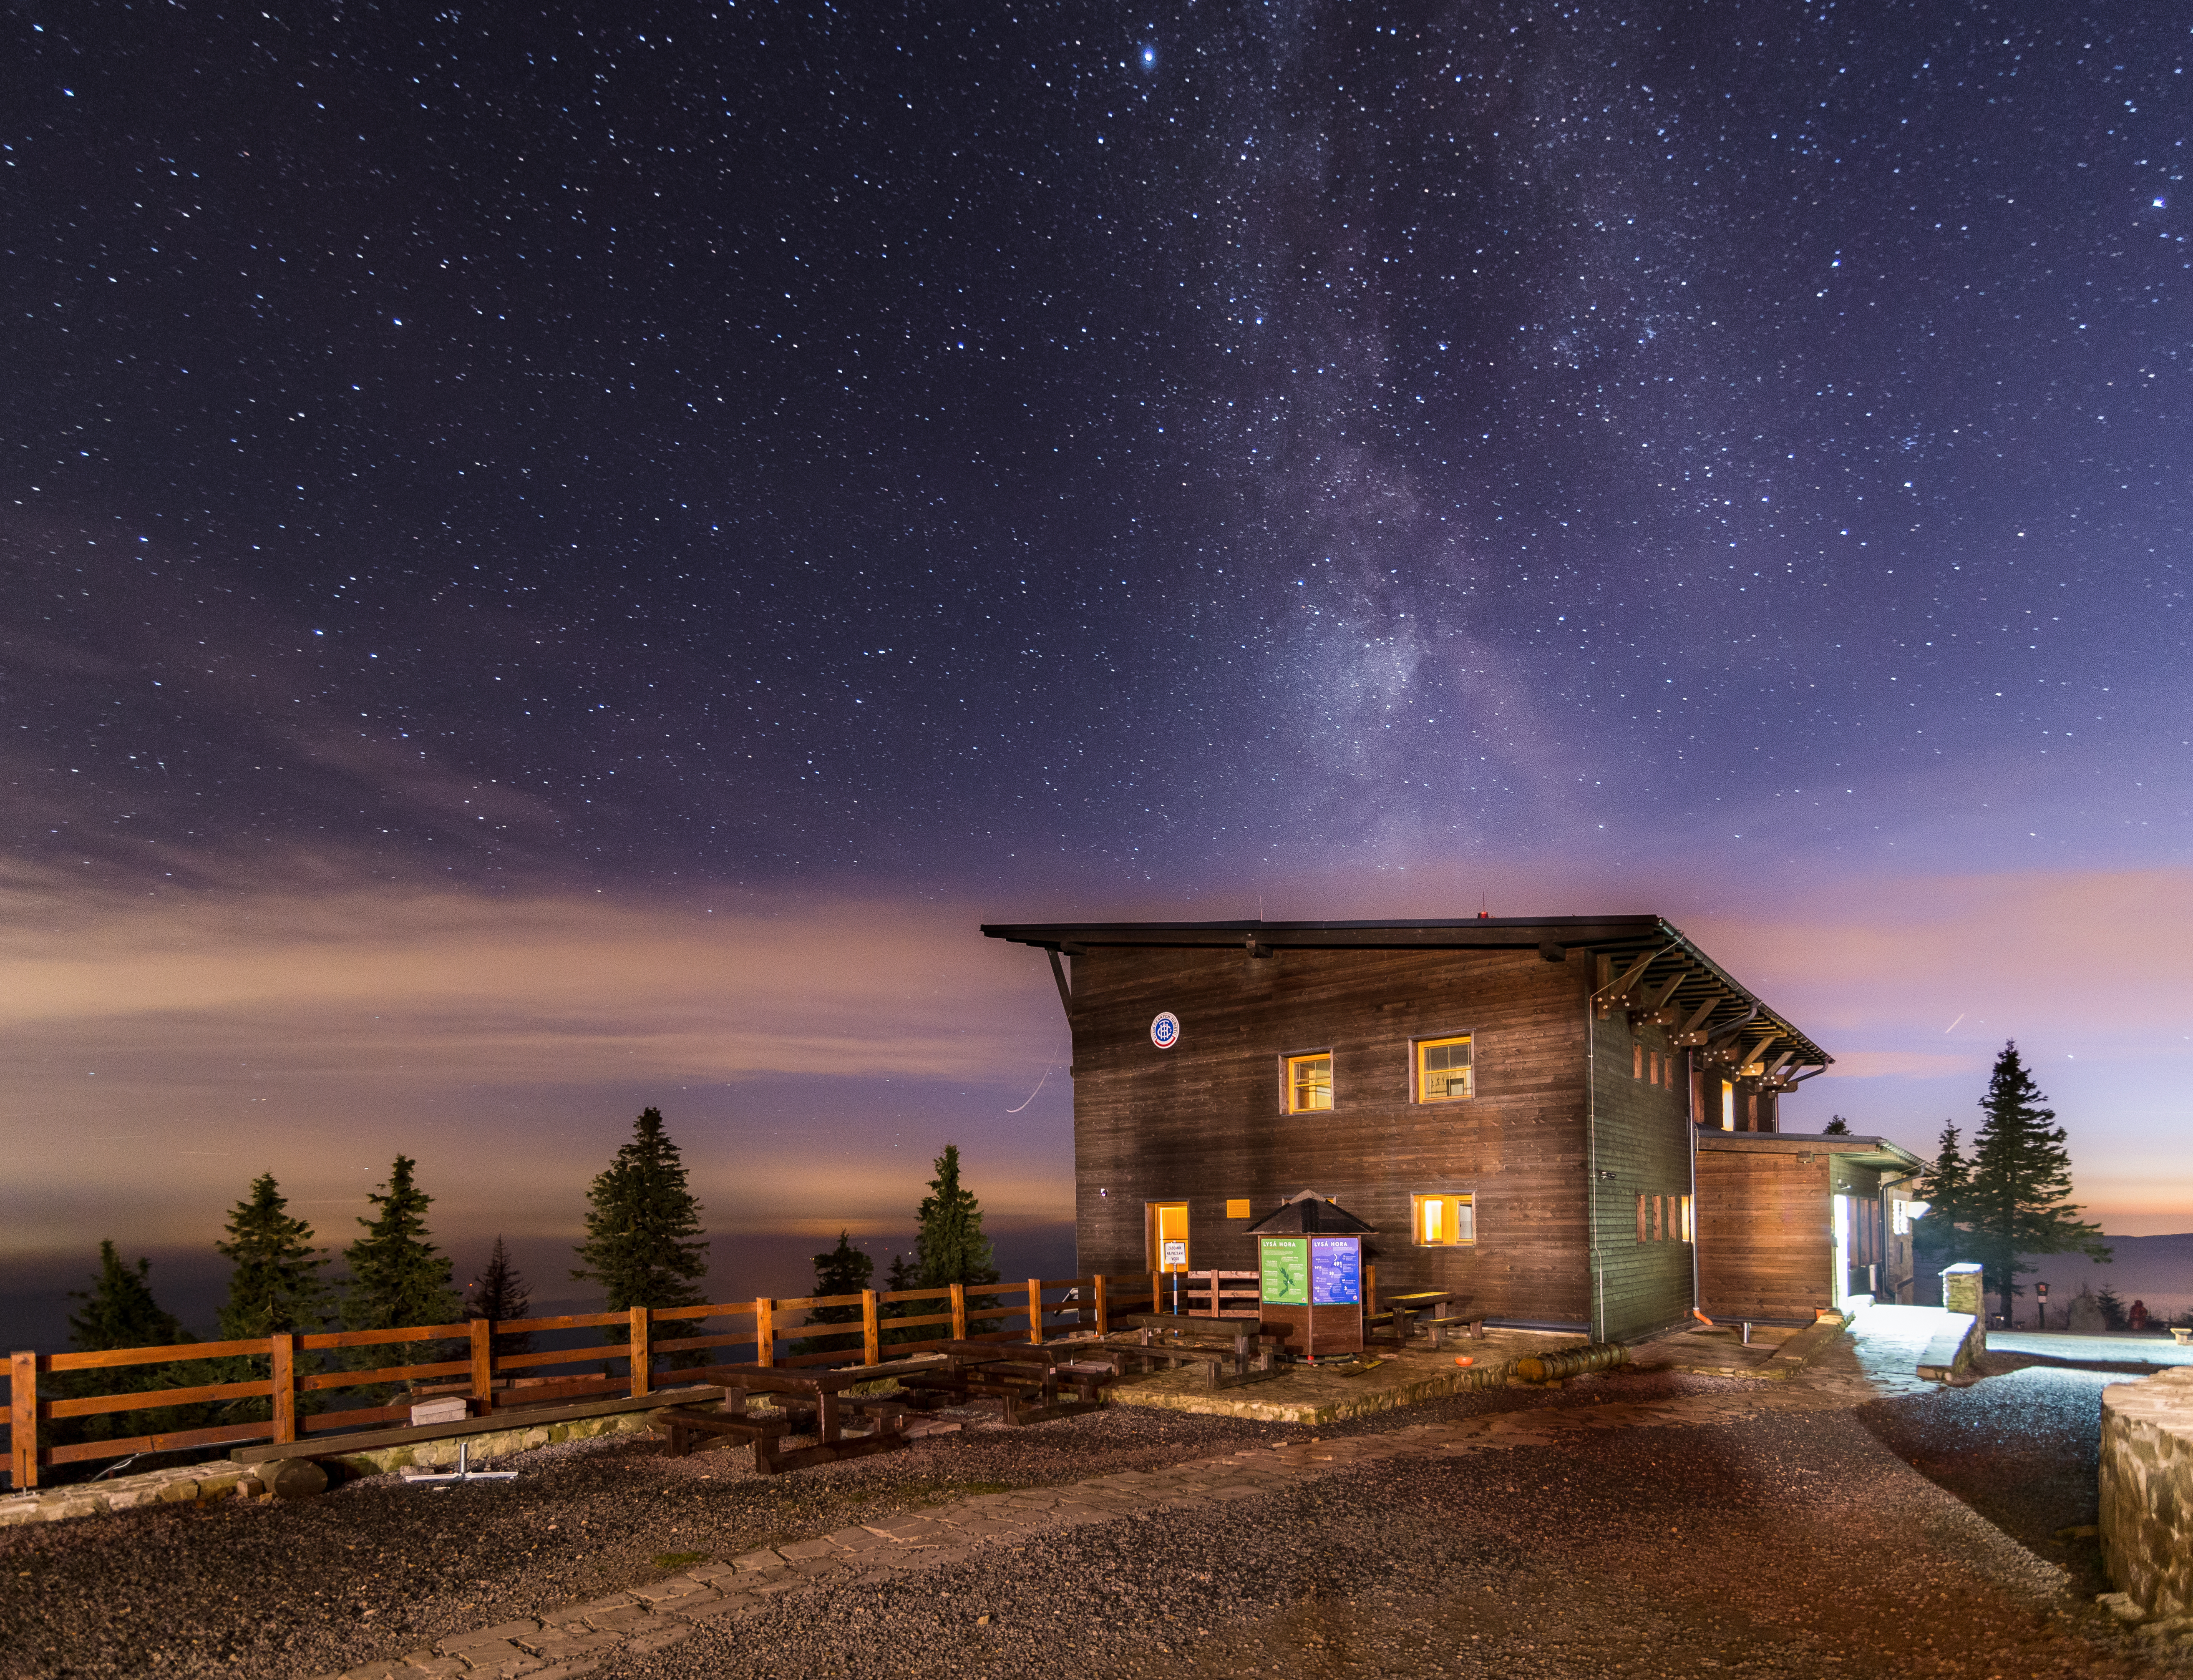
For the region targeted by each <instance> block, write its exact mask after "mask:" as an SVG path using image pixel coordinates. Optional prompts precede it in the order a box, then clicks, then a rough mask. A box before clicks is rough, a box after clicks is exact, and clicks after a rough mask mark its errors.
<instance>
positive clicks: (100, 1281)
mask: <svg viewBox="0 0 2193 1680" xmlns="http://www.w3.org/2000/svg"><path fill="white" fill-rule="evenodd" d="M69 1299H70V1300H80V1301H82V1302H83V1303H84V1309H83V1311H81V1312H72V1313H71V1314H69V1321H68V1322H69V1346H71V1347H72V1348H74V1349H75V1350H76V1351H77V1352H79V1353H103V1352H105V1351H107V1350H109V1349H111V1348H117V1347H165V1346H170V1345H172V1344H174V1343H176V1342H180V1341H184V1340H188V1338H187V1337H186V1336H185V1335H184V1334H183V1326H182V1321H181V1320H180V1319H178V1318H177V1317H175V1314H174V1313H172V1312H169V1311H166V1310H165V1309H164V1308H163V1307H162V1306H161V1305H160V1303H159V1302H157V1300H153V1299H152V1261H151V1260H139V1261H138V1262H137V1265H136V1266H135V1269H134V1270H133V1269H132V1268H130V1267H129V1266H126V1265H124V1264H123V1260H122V1257H121V1255H120V1254H117V1253H116V1252H115V1249H114V1243H113V1242H112V1239H111V1238H110V1239H106V1240H102V1241H101V1242H100V1245H99V1276H98V1277H97V1278H95V1279H94V1281H93V1283H92V1287H91V1288H90V1289H71V1290H70V1291H69ZM116 1369H117V1371H120V1370H128V1369H131V1368H130V1367H129V1366H126V1365H125V1366H118V1367H117V1368H116ZM144 1369H157V1368H150V1367H148V1368H144Z"/></svg>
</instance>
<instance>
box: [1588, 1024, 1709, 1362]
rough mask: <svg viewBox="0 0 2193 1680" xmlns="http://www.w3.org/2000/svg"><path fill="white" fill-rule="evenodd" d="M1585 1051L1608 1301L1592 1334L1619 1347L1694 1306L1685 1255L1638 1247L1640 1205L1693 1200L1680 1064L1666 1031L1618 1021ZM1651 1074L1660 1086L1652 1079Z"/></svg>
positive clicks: (1677, 1245) (1683, 1247)
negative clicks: (1652, 1200)
mask: <svg viewBox="0 0 2193 1680" xmlns="http://www.w3.org/2000/svg"><path fill="white" fill-rule="evenodd" d="M1592 1049H1593V1054H1592V1071H1593V1079H1594V1089H1595V1093H1596V1097H1597V1101H1596V1104H1595V1114H1596V1120H1595V1125H1594V1133H1595V1138H1596V1144H1597V1148H1596V1153H1597V1157H1598V1163H1597V1165H1598V1170H1599V1172H1600V1174H1602V1175H1603V1176H1601V1177H1600V1180H1598V1182H1597V1184H1596V1185H1595V1190H1596V1191H1597V1207H1598V1210H1599V1220H1598V1224H1599V1255H1598V1266H1597V1269H1598V1271H1599V1276H1600V1288H1601V1289H1602V1291H1603V1293H1604V1295H1605V1300H1606V1307H1605V1312H1604V1317H1603V1319H1602V1322H1601V1323H1600V1327H1599V1328H1600V1334H1601V1335H1602V1336H1604V1337H1605V1338H1606V1340H1610V1341H1626V1340H1634V1339H1635V1338H1636V1337H1639V1336H1645V1335H1650V1334H1652V1332H1653V1331H1655V1330H1662V1329H1666V1328H1668V1327H1669V1325H1671V1324H1675V1323H1680V1322H1681V1320H1683V1319H1685V1318H1686V1317H1689V1316H1690V1311H1691V1306H1692V1300H1693V1299H1694V1297H1693V1295H1692V1288H1691V1245H1690V1244H1689V1243H1681V1242H1675V1241H1671V1240H1648V1241H1646V1242H1643V1243H1640V1242H1639V1241H1638V1240H1637V1198H1638V1197H1640V1196H1649V1197H1670V1196H1673V1197H1682V1196H1687V1195H1689V1194H1690V1193H1691V1137H1690V1118H1689V1111H1690V1093H1689V1091H1688V1089H1686V1087H1687V1083H1688V1080H1687V1070H1686V1058H1683V1057H1680V1056H1677V1055H1676V1054H1675V1053H1674V1050H1673V1049H1672V1048H1671V1047H1670V1046H1669V1043H1668V1035H1667V1033H1666V1032H1665V1031H1663V1029H1661V1028H1659V1027H1657V1026H1647V1027H1643V1028H1640V1029H1639V1030H1638V1031H1634V1032H1633V1031H1631V1030H1630V1026H1629V1019H1628V1017H1627V1016H1625V1015H1622V1014H1617V1015H1615V1016H1614V1017H1613V1018H1612V1020H1602V1021H1595V1022H1594V1023H1593V1030H1592ZM1640 1053H1641V1054H1642V1057H1643V1061H1642V1066H1643V1070H1644V1072H1645V1074H1646V1077H1643V1078H1640V1077H1638V1069H1639V1066H1640ZM1656 1066H1658V1068H1659V1069H1660V1070H1661V1072H1660V1078H1659V1080H1658V1083H1655V1082H1654V1081H1653V1079H1652V1077H1651V1075H1652V1072H1653V1071H1654V1069H1655V1067H1656ZM1606 1174H1612V1176H1604V1175H1606ZM1663 1205H1664V1204H1663ZM1663 1217H1664V1214H1663Z"/></svg>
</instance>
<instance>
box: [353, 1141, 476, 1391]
mask: <svg viewBox="0 0 2193 1680" xmlns="http://www.w3.org/2000/svg"><path fill="white" fill-rule="evenodd" d="M418 1164H419V1163H417V1162H416V1161H414V1160H413V1159H412V1158H411V1157H409V1156H408V1155H399V1156H398V1157H396V1164H395V1165H394V1166H392V1167H391V1168H390V1169H389V1170H388V1181H387V1182H386V1184H384V1185H383V1186H381V1189H380V1190H378V1191H369V1192H368V1194H367V1196H366V1198H365V1199H366V1200H367V1201H368V1202H369V1203H372V1204H373V1206H374V1207H375V1209H378V1210H379V1211H377V1212H376V1213H375V1214H374V1216H373V1217H372V1218H371V1219H364V1218H361V1219H360V1220H358V1224H359V1225H361V1226H364V1228H365V1235H364V1236H363V1237H359V1238H358V1240H357V1241H356V1242H354V1243H352V1244H351V1245H350V1247H348V1248H347V1249H344V1250H343V1259H344V1260H345V1261H346V1263H347V1264H348V1266H349V1267H350V1281H349V1283H348V1286H347V1287H346V1289H344V1291H343V1301H342V1321H343V1328H344V1329H350V1330H393V1329H401V1328H403V1327H404V1326H406V1325H410V1324H447V1323H450V1322H451V1321H452V1320H453V1319H455V1317H457V1316H458V1312H459V1311H460V1307H461V1303H460V1302H459V1301H458V1300H457V1294H456V1291H455V1289H452V1288H451V1287H450V1279H449V1256H448V1255H447V1254H444V1253H443V1252H442V1251H441V1250H440V1249H437V1248H436V1247H435V1246H434V1245H433V1244H432V1243H429V1242H428V1241H427V1209H428V1208H429V1207H430V1206H432V1203H433V1200H434V1198H433V1197H431V1196H429V1195H427V1192H426V1191H423V1190H421V1189H420V1188H419V1186H418V1185H417V1183H416V1182H415V1180H413V1178H412V1175H411V1173H412V1169H413V1168H415V1167H416V1166H417V1165H418ZM358 1351H361V1352H364V1353H368V1354H370V1355H371V1356H372V1357H373V1359H374V1361H375V1363H380V1362H381V1360H382V1359H383V1358H384V1357H386V1353H387V1351H388V1350H387V1349H386V1348H381V1347H374V1348H365V1349H360V1350H358ZM405 1363H424V1358H423V1357H422V1359H421V1360H420V1361H417V1362H413V1361H409V1360H407V1361H406V1362H405Z"/></svg>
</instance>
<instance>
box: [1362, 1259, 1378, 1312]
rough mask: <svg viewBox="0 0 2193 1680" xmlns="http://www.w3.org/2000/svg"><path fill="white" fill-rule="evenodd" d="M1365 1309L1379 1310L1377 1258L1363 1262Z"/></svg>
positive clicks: (1370, 1310)
mask: <svg viewBox="0 0 2193 1680" xmlns="http://www.w3.org/2000/svg"><path fill="white" fill-rule="evenodd" d="M1363 1310H1364V1311H1366V1312H1376V1311H1377V1310H1378V1262H1377V1261H1376V1260H1366V1261H1364V1262H1363Z"/></svg>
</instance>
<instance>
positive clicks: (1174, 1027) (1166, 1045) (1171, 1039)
mask: <svg viewBox="0 0 2193 1680" xmlns="http://www.w3.org/2000/svg"><path fill="white" fill-rule="evenodd" d="M1150 1043H1153V1044H1154V1045H1156V1046H1157V1047H1158V1049H1160V1050H1170V1049H1172V1047H1173V1046H1174V1045H1176V1044H1177V1043H1180V1017H1179V1016H1178V1015H1177V1014H1173V1012H1172V1011H1171V1009H1167V1010H1166V1011H1165V1013H1164V1014H1161V1015H1159V1017H1158V1018H1157V1019H1156V1020H1154V1021H1152V1022H1151V1023H1150Z"/></svg>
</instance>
